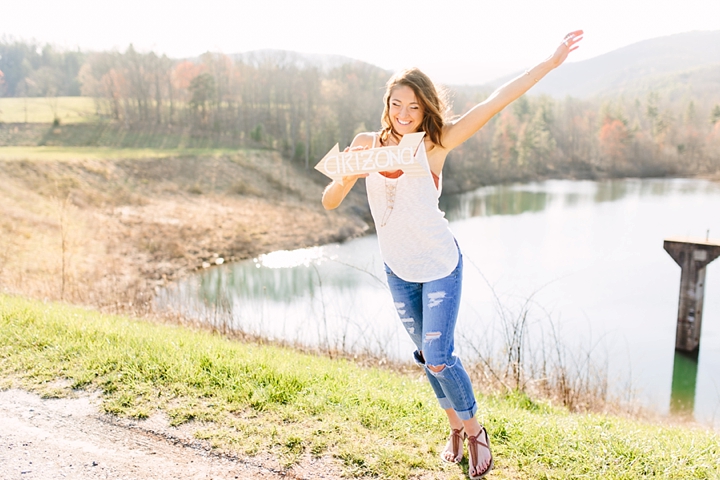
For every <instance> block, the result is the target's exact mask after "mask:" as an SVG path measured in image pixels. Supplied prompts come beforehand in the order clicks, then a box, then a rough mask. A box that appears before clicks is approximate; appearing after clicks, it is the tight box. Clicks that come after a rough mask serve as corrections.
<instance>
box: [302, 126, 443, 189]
mask: <svg viewBox="0 0 720 480" xmlns="http://www.w3.org/2000/svg"><path fill="white" fill-rule="evenodd" d="M424 136H425V132H415V133H408V134H407V135H403V137H402V139H401V140H400V144H399V145H393V146H391V147H379V148H370V149H368V150H354V151H352V152H341V151H340V147H339V146H338V144H337V143H336V144H335V146H334V147H333V148H332V149H331V150H330V151H329V152H328V153H327V154H326V155H325V156H324V157H323V159H322V160H320V161H319V162H318V164H317V165H315V169H316V170H319V171H320V172H321V173H322V174H324V175H327V176H328V177H330V178H332V179H333V180H334V181H336V182H338V183H340V184H341V185H342V178H343V177H346V176H349V175H357V174H360V173H371V172H393V171H395V170H402V171H403V172H404V173H405V175H408V176H410V177H425V176H428V175H430V167H428V165H427V162H426V161H425V162H420V161H419V160H418V159H417V158H416V156H415V151H416V150H417V147H418V146H419V145H420V142H422V139H423V137H424Z"/></svg>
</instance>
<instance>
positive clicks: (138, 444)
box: [0, 390, 338, 480]
mask: <svg viewBox="0 0 720 480" xmlns="http://www.w3.org/2000/svg"><path fill="white" fill-rule="evenodd" d="M98 403H99V401H98V398H97V397H93V396H82V397H79V398H69V399H67V398H66V399H41V398H40V397H39V396H37V395H35V394H31V393H27V392H24V391H21V390H6V391H2V392H0V479H1V480H18V479H21V480H50V479H83V480H84V479H100V478H111V479H115V480H120V479H133V480H134V479H138V480H147V479H247V480H256V479H263V480H271V479H281V478H282V479H288V478H291V479H311V478H313V479H314V478H318V479H321V478H324V479H331V478H338V475H337V473H338V472H333V471H332V470H333V469H332V467H331V466H329V465H324V462H323V461H322V460H319V461H315V462H313V461H309V460H308V461H307V462H305V464H304V465H303V466H299V467H296V468H295V469H294V470H293V471H282V469H281V468H279V467H278V466H273V460H272V459H271V458H267V459H259V460H258V459H255V458H253V459H238V458H228V457H225V456H221V455H217V454H215V453H213V452H212V451H211V450H210V448H209V447H208V446H207V445H206V444H203V443H202V442H199V441H197V440H195V439H194V438H193V437H192V431H191V429H189V428H186V429H176V428H171V427H167V424H166V422H165V420H164V419H162V418H150V419H148V420H144V421H142V422H132V421H128V420H122V419H117V418H116V417H112V416H110V415H106V414H103V413H101V412H100V410H99V408H98Z"/></svg>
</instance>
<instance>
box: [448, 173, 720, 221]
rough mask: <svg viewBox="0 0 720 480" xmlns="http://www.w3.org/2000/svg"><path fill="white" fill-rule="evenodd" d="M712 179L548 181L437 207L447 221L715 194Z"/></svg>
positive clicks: (487, 190) (452, 199)
mask: <svg viewBox="0 0 720 480" xmlns="http://www.w3.org/2000/svg"><path fill="white" fill-rule="evenodd" d="M718 191H720V186H719V185H718V184H715V183H712V182H697V181H691V180H689V181H682V180H680V181H678V180H677V179H668V180H640V179H631V180H606V181H601V182H591V181H567V180H553V181H547V182H538V183H527V184H516V185H499V186H492V187H482V188H479V189H477V190H474V191H472V192H468V193H464V194H459V195H452V196H444V197H441V198H440V209H441V210H442V211H444V212H445V215H446V217H447V218H448V220H450V221H456V220H463V219H466V218H472V217H489V216H493V215H520V214H523V213H533V212H541V211H544V210H547V209H548V208H550V207H552V206H558V207H578V206H581V205H583V204H599V203H606V202H616V201H619V200H622V199H624V198H627V197H632V196H635V197H639V198H642V197H663V196H668V195H671V194H680V195H691V194H698V193H700V194H702V193H707V194H716V193H717V192H718Z"/></svg>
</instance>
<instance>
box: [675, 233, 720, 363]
mask: <svg viewBox="0 0 720 480" xmlns="http://www.w3.org/2000/svg"><path fill="white" fill-rule="evenodd" d="M663 247H664V248H665V251H667V252H668V253H669V254H670V256H671V257H672V258H673V260H675V261H676V262H677V264H678V265H680V268H681V274H680V303H679V306H678V316H677V331H676V334H675V350H678V351H681V352H689V353H697V351H698V349H699V347H700V329H701V328H702V313H703V300H704V297H703V292H704V290H705V267H706V266H707V264H708V263H710V262H712V261H713V260H715V259H716V258H717V257H720V243H718V242H710V241H709V240H707V239H706V240H705V241H702V240H694V239H683V238H669V239H666V240H665V242H664V244H663Z"/></svg>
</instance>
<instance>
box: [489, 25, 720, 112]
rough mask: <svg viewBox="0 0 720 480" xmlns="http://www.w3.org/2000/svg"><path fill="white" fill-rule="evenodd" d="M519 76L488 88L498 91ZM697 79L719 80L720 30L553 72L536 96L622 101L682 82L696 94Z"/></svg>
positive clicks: (646, 43)
mask: <svg viewBox="0 0 720 480" xmlns="http://www.w3.org/2000/svg"><path fill="white" fill-rule="evenodd" d="M713 45H715V47H713ZM520 73H521V72H518V73H516V74H513V75H509V76H506V77H502V78H499V79H497V80H495V81H493V82H490V83H489V84H488V85H487V86H488V87H497V86H499V85H502V84H503V83H504V82H506V81H507V80H509V79H510V78H513V77H515V76H517V75H519V74H520ZM695 76H697V77H698V79H702V80H701V83H703V84H708V83H709V82H710V79H714V78H718V76H720V30H717V31H696V32H687V33H679V34H675V35H669V36H666V37H658V38H653V39H649V40H643V41H641V42H638V43H634V44H632V45H628V46H627V47H623V48H620V49H617V50H613V51H612V52H609V53H606V54H604V55H600V56H598V57H594V58H590V59H588V60H583V61H580V62H571V63H567V64H565V65H563V66H562V67H561V68H559V69H557V70H555V71H553V72H550V74H548V76H547V77H545V78H544V79H543V81H542V82H540V83H539V84H538V85H536V86H535V87H534V88H533V89H532V93H533V94H547V95H551V96H554V97H565V96H567V95H570V96H573V97H579V98H588V97H593V96H617V95H619V94H624V93H628V94H632V93H639V92H642V91H646V90H648V89H655V88H659V89H661V88H663V86H664V88H667V86H668V85H669V84H670V83H672V82H673V81H676V82H680V85H677V86H678V87H679V88H680V90H682V91H687V90H688V89H692V83H693V79H694V78H693V77H695ZM683 85H684V86H683ZM716 86H717V84H716ZM715 89H716V90H717V88H715ZM675 94H676V95H677V94H678V93H677V92H676V93H675Z"/></svg>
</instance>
